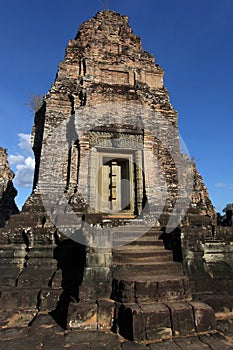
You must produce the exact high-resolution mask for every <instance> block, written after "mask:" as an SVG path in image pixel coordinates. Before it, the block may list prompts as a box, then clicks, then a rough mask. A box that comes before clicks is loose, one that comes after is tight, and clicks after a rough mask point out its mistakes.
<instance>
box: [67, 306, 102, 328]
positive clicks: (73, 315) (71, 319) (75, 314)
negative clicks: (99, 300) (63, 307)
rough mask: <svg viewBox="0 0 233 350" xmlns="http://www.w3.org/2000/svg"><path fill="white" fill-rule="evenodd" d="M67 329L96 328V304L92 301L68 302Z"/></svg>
mask: <svg viewBox="0 0 233 350" xmlns="http://www.w3.org/2000/svg"><path fill="white" fill-rule="evenodd" d="M67 328H68V329H82V330H96V329H97V304H94V303H88V302H84V303H79V304H73V303H70V304H69V307H68V314H67Z"/></svg>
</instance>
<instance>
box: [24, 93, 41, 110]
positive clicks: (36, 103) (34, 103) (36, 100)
mask: <svg viewBox="0 0 233 350" xmlns="http://www.w3.org/2000/svg"><path fill="white" fill-rule="evenodd" d="M26 105H27V106H28V107H29V108H30V110H31V111H32V112H38V111H39V109H40V108H41V107H42V105H43V96H41V95H36V94H34V95H31V96H30V98H29V101H28V103H26Z"/></svg>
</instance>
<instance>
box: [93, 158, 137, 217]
mask: <svg viewBox="0 0 233 350" xmlns="http://www.w3.org/2000/svg"><path fill="white" fill-rule="evenodd" d="M134 182H135V179H134V164H133V162H132V155H120V154H115V155H114V154H112V155H110V154H100V155H99V170H98V172H97V184H96V185H97V186H96V187H97V203H98V211H101V212H105V213H122V212H127V213H129V212H131V213H133V212H134V186H135V184H134Z"/></svg>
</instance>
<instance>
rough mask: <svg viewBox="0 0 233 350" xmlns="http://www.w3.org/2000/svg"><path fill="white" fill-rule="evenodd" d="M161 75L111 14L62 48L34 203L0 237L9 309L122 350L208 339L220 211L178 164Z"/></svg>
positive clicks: (190, 167) (42, 124)
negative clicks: (106, 332)
mask: <svg viewBox="0 0 233 350" xmlns="http://www.w3.org/2000/svg"><path fill="white" fill-rule="evenodd" d="M163 75H164V72H163V70H162V68H161V67H159V66H158V64H156V62H155V59H154V56H152V55H151V54H149V53H147V52H145V51H144V50H143V48H142V44H141V41H140V38H139V37H137V36H136V35H134V34H133V33H132V29H131V28H130V26H129V24H128V18H127V17H126V16H121V15H119V14H117V13H115V12H113V11H102V12H99V13H97V15H96V16H95V17H93V18H92V19H90V20H89V21H87V22H85V23H83V24H82V25H81V26H80V28H79V31H78V33H77V35H76V37H75V39H74V40H71V41H70V42H69V43H68V46H67V48H66V53H65V58H64V60H63V61H62V62H61V63H60V65H59V68H58V72H57V76H56V79H55V81H54V83H53V84H52V87H51V89H50V90H49V92H48V93H47V95H46V96H45V97H44V103H43V106H42V107H41V109H40V110H39V111H38V112H37V113H36V115H35V123H34V126H33V132H32V139H33V140H32V141H33V150H34V154H35V160H36V168H35V176H34V185H33V192H32V194H31V196H30V197H29V198H28V200H27V201H26V203H25V205H24V207H23V209H22V212H21V213H20V215H16V216H14V217H13V218H12V219H11V220H9V222H8V223H7V225H6V227H5V228H4V229H3V230H1V232H0V243H1V245H2V246H3V247H4V251H5V253H4V255H3V256H2V258H1V259H0V272H1V285H2V286H3V290H2V293H1V298H0V302H1V303H2V305H4V307H5V308H6V309H7V308H8V309H11V308H12V305H14V306H13V307H14V308H15V309H16V310H17V309H18V308H25V309H27V310H28V309H33V308H34V313H36V316H38V315H39V314H40V312H48V311H49V312H51V313H52V315H53V317H54V319H56V320H57V321H58V322H59V323H60V324H62V326H63V327H64V328H76V329H84V328H85V327H86V328H88V329H113V330H115V331H116V332H119V333H120V334H121V335H123V336H124V337H125V338H128V339H147V340H150V339H154V338H157V337H161V338H163V337H166V336H172V335H175V334H186V333H189V332H193V331H194V330H195V331H197V332H199V331H203V330H208V329H209V328H211V327H213V326H214V315H213V310H212V309H211V308H210V306H208V305H206V304H203V303H199V302H197V301H194V300H193V299H192V297H193V296H194V295H195V297H196V300H201V299H202V296H203V294H205V293H204V292H207V293H209V292H210V291H209V290H208V288H207V285H205V288H206V289H205V290H203V289H202V287H203V285H204V283H203V281H206V280H207V277H208V278H211V277H210V276H211V273H209V270H208V269H207V268H206V265H205V261H206V258H207V257H208V256H212V255H211V254H212V252H211V251H207V252H206V255H205V258H204V254H205V244H206V242H208V240H209V241H211V242H212V241H213V235H214V225H215V210H214V208H213V205H212V203H211V201H210V199H209V196H208V192H207V189H206V187H205V185H204V183H203V180H202V178H201V176H200V174H199V173H198V171H197V169H196V167H195V164H193V162H192V161H190V159H189V157H188V155H187V153H186V152H183V148H182V142H181V140H180V138H179V133H178V121H177V112H176V111H175V110H174V109H173V107H172V106H171V104H170V101H169V95H168V91H167V90H166V89H165V87H164V84H163ZM207 250H208V249H207ZM209 253H210V254H209ZM12 254H13V257H12ZM208 254H209V255H208ZM211 266H212V265H211ZM184 272H185V273H184ZM190 282H191V283H190ZM228 282H229V281H228ZM228 282H226V284H225V287H226V288H228V287H229V286H230V282H229V284H227V283H228ZM211 286H213V284H212V285H211ZM218 287H219V285H218ZM229 288H230V287H229ZM210 293H211V292H210ZM22 295H23V296H24V297H22ZM205 295H206V294H205ZM79 299H80V300H81V302H80V303H78V304H75V303H73V302H74V301H76V302H77V301H79ZM96 301H97V302H96ZM177 315H180V316H179V317H178V316H177ZM33 317H34V318H35V314H33ZM34 318H33V320H34ZM161 319H162V320H164V321H163V322H162V323H161ZM183 320H185V325H184V323H183Z"/></svg>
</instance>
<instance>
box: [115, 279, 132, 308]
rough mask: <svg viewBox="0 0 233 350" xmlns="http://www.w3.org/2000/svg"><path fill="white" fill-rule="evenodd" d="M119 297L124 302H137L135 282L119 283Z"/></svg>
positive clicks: (122, 281)
mask: <svg viewBox="0 0 233 350" xmlns="http://www.w3.org/2000/svg"><path fill="white" fill-rule="evenodd" d="M118 297H119V300H120V301H122V302H126V303H127V302H134V301H135V282H134V281H127V280H123V279H122V280H119V281H118Z"/></svg>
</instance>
